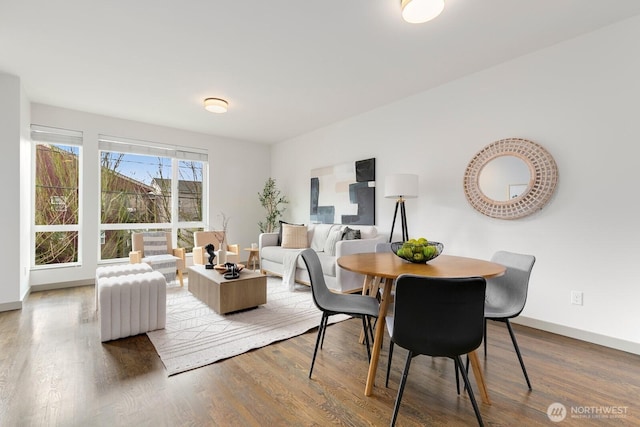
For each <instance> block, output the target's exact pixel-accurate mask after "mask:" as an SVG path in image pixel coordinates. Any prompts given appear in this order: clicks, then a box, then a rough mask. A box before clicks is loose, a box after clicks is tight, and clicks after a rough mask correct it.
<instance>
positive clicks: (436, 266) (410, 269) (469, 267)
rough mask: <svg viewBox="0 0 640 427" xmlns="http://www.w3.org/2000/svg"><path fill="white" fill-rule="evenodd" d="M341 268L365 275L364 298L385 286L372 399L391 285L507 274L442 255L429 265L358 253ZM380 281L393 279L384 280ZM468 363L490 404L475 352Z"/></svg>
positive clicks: (374, 352) (490, 266) (340, 262)
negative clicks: (403, 280)
mask: <svg viewBox="0 0 640 427" xmlns="http://www.w3.org/2000/svg"><path fill="white" fill-rule="evenodd" d="M337 262H338V265H339V266H340V267H342V268H344V269H345V270H349V271H353V272H355V273H360V274H364V275H365V279H364V283H363V286H362V292H363V294H367V293H369V292H370V290H371V289H372V288H373V287H374V286H373V284H374V283H376V286H375V289H376V291H377V288H378V285H377V283H381V284H384V285H383V286H384V287H383V291H382V298H381V300H380V311H379V317H378V319H379V321H378V322H377V324H376V330H375V335H374V340H373V350H372V353H371V361H370V362H369V372H368V374H367V383H366V385H365V389H364V394H365V396H370V395H371V393H372V392H373V384H374V381H375V377H376V371H377V369H378V360H379V358H380V349H381V348H382V341H383V335H384V325H385V323H386V322H384V318H385V316H386V315H387V309H388V307H389V300H390V295H391V287H392V282H393V280H394V279H396V278H397V277H398V276H400V275H401V274H416V275H420V276H427V277H447V278H457V277H484V278H490V277H496V276H500V275H502V274H504V272H505V270H506V268H505V267H504V266H503V265H501V264H497V263H494V262H490V261H484V260H481V259H475V258H466V257H459V256H452V255H440V256H439V257H437V258H435V259H433V260H431V261H429V262H428V263H426V264H414V263H410V262H408V261H404V260H402V259H400V258H399V257H397V256H396V255H394V254H393V253H390V252H384V253H378V252H370V253H359V254H352V255H345V256H341V257H340V258H338V260H337ZM380 279H390V280H382V281H380V282H379V280H380ZM469 361H470V362H471V366H472V368H473V374H474V377H475V379H476V383H477V384H478V389H479V390H480V395H481V397H482V401H483V402H484V403H487V404H491V400H490V399H489V393H488V392H487V387H486V384H485V382H484V376H483V375H482V370H481V369H480V364H479V361H478V356H477V354H476V352H475V351H473V352H471V353H469Z"/></svg>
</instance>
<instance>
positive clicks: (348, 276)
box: [258, 224, 385, 293]
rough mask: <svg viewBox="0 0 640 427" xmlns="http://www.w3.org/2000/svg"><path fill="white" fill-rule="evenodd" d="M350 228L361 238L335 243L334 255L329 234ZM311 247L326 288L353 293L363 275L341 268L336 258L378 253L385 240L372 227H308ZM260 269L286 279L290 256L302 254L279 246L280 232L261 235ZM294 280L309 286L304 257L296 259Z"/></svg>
mask: <svg viewBox="0 0 640 427" xmlns="http://www.w3.org/2000/svg"><path fill="white" fill-rule="evenodd" d="M345 227H349V228H351V229H353V230H359V231H360V234H361V238H360V239H356V240H339V241H337V242H336V244H335V255H332V254H331V253H330V251H325V249H326V248H325V244H326V243H327V238H328V236H329V233H330V231H332V230H336V228H339V229H341V230H344V228H345ZM307 241H308V246H309V247H310V248H312V249H314V250H315V251H316V253H317V254H318V257H319V258H320V262H321V264H322V271H323V273H324V280H325V282H326V283H327V286H328V287H329V288H330V289H331V290H333V291H336V292H345V293H352V292H358V291H361V290H362V283H363V281H364V276H363V275H362V274H357V273H353V272H350V271H347V270H344V269H343V268H340V267H338V264H337V262H336V260H337V258H339V257H341V256H343V255H349V254H355V253H360V252H375V249H376V244H378V243H381V242H384V241H385V238H384V236H382V235H378V230H377V229H376V227H375V226H371V225H339V224H309V225H308V226H307ZM258 245H259V250H260V269H261V270H262V272H263V273H265V274H272V275H276V276H281V277H282V276H284V275H286V274H287V271H285V265H284V264H285V262H286V259H287V258H288V257H289V258H290V255H289V256H288V255H287V252H289V254H291V253H297V252H300V249H286V248H283V247H282V246H278V233H262V234H261V235H260V237H259V243H258ZM294 277H295V281H296V282H298V283H302V284H305V285H309V283H310V282H309V273H308V272H307V268H306V266H305V264H304V261H303V260H302V258H301V257H298V258H297V260H296V269H295V276H294Z"/></svg>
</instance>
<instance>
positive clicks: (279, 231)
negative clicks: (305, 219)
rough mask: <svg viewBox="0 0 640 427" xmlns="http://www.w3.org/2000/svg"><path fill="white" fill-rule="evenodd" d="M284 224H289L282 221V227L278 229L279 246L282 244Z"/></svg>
mask: <svg viewBox="0 0 640 427" xmlns="http://www.w3.org/2000/svg"><path fill="white" fill-rule="evenodd" d="M282 224H289V223H288V222H285V221H280V228H279V229H278V246H281V245H282ZM291 225H304V224H291Z"/></svg>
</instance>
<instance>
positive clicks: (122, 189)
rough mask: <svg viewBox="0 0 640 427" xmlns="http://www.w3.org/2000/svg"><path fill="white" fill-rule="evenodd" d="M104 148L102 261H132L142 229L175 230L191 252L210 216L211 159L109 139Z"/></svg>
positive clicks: (102, 143) (200, 154)
mask: <svg viewBox="0 0 640 427" xmlns="http://www.w3.org/2000/svg"><path fill="white" fill-rule="evenodd" d="M99 148H100V176H101V180H100V195H101V205H100V230H101V243H100V258H101V259H102V260H107V259H114V258H125V257H127V256H128V255H129V251H130V250H131V232H133V231H141V230H166V231H171V232H172V235H173V241H174V242H176V243H177V246H178V247H182V248H185V249H186V250H187V252H191V250H192V248H193V232H194V231H197V230H203V229H204V221H203V218H205V217H206V215H205V212H204V207H205V206H206V205H205V204H203V200H205V195H206V186H205V183H206V180H205V174H206V171H207V169H206V166H207V154H206V153H205V152H200V151H197V150H192V151H191V150H185V149H182V148H178V147H171V146H165V145H162V144H154V143H149V142H144V141H134V140H128V139H124V138H114V137H109V136H105V135H101V136H100V138H99ZM102 236H104V238H102ZM174 244H175V243H174Z"/></svg>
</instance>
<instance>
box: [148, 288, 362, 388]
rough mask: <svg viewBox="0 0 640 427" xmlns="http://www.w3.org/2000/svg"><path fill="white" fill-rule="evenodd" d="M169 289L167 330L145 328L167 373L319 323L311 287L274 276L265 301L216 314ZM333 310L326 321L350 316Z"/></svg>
mask: <svg viewBox="0 0 640 427" xmlns="http://www.w3.org/2000/svg"><path fill="white" fill-rule="evenodd" d="M187 289H188V281H186V283H185V286H184V287H183V288H181V287H179V286H175V287H170V288H167V324H166V327H165V329H160V330H157V331H151V332H147V336H148V337H149V339H150V340H151V342H152V343H153V346H154V347H155V348H156V351H157V352H158V355H159V356H160V359H161V360H162V363H164V366H165V368H166V369H167V373H168V375H169V376H171V375H175V374H179V373H181V372H185V371H188V370H191V369H195V368H200V367H202V366H205V365H209V364H211V363H214V362H217V361H219V360H222V359H226V358H229V357H233V356H237V355H239V354H242V353H245V352H247V351H249V350H252V349H256V348H260V347H264V346H266V345H269V344H272V343H274V342H277V341H281V340H285V339H288V338H292V337H295V336H298V335H301V334H303V333H305V332H307V331H309V330H310V329H312V328H314V327H317V326H318V324H319V323H320V317H321V315H322V314H321V312H320V310H318V308H317V307H316V306H315V305H314V303H313V299H312V296H311V288H309V287H308V286H302V285H296V286H295V288H294V290H293V291H290V290H289V288H288V287H287V286H285V285H284V284H283V283H282V280H281V279H279V278H276V277H268V278H267V303H266V304H265V305H261V306H259V307H257V308H254V309H250V310H245V311H241V312H237V313H232V314H227V315H220V314H217V313H216V312H215V311H213V310H212V309H211V308H209V306H207V305H206V304H205V303H203V302H201V301H200V300H199V299H198V298H196V297H195V296H193V294H191V292H189V291H188V290H187ZM349 318H350V317H349V316H345V315H336V316H331V317H330V318H329V321H330V323H336V322H340V321H343V320H346V319H349Z"/></svg>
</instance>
